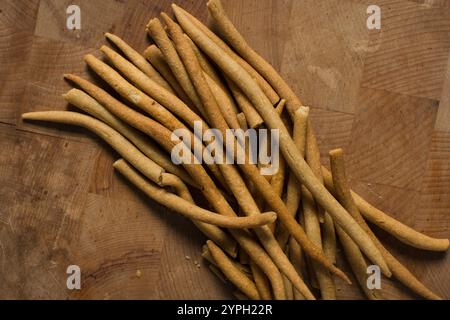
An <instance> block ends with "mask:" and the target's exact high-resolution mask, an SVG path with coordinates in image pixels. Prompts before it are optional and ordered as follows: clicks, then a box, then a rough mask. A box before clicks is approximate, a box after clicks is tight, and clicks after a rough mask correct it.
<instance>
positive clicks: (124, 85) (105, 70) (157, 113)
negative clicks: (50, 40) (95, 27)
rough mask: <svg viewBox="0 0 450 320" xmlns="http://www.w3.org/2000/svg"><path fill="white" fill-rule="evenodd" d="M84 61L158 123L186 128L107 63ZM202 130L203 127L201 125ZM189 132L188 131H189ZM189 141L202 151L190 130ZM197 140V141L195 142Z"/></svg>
mask: <svg viewBox="0 0 450 320" xmlns="http://www.w3.org/2000/svg"><path fill="white" fill-rule="evenodd" d="M84 59H85V61H86V63H87V64H88V65H89V67H91V68H92V69H93V70H94V71H95V73H96V74H97V75H99V76H100V77H101V78H102V79H103V80H105V81H106V82H107V83H108V84H109V85H110V86H111V87H112V88H114V90H115V91H117V92H118V93H119V94H120V95H121V96H122V97H124V98H125V99H127V100H128V101H130V102H131V103H133V104H134V105H136V106H138V107H139V108H141V109H142V110H144V111H145V112H147V113H148V114H149V115H151V116H152V117H153V118H154V119H156V120H157V121H158V122H159V123H163V124H164V125H165V126H166V127H168V128H169V129H170V130H172V131H174V130H176V129H180V128H183V129H186V130H188V128H187V127H186V126H185V125H184V124H183V123H182V122H181V121H179V120H178V119H177V118H176V117H175V116H174V115H173V114H172V113H171V112H169V111H168V110H167V109H166V108H164V107H163V106H162V105H160V104H159V103H158V102H156V101H155V100H153V99H152V98H150V97H149V96H147V95H146V94H144V93H143V92H142V91H140V90H138V89H137V88H136V87H134V86H132V85H131V84H130V83H129V82H128V81H126V80H125V79H124V78H123V77H122V76H121V75H120V74H118V73H117V72H116V71H115V70H114V69H112V68H111V67H109V66H108V65H107V64H105V63H103V62H102V61H100V60H99V59H97V58H96V57H94V56H93V55H91V54H88V55H86V56H85V57H84ZM203 129H204V130H206V129H205V127H203ZM189 132H190V131H189ZM190 136H191V141H194V143H193V147H194V149H195V152H196V154H201V153H202V152H203V144H202V142H201V141H200V139H199V137H197V136H196V135H194V134H192V133H191V132H190ZM195 141H197V143H195ZM207 165H208V167H209V168H210V169H211V172H212V173H213V174H214V175H215V177H216V178H217V179H218V180H219V181H220V182H221V183H222V185H224V186H225V184H224V181H223V178H222V175H221V173H220V171H219V169H218V168H217V165H216V164H214V163H213V164H207Z"/></svg>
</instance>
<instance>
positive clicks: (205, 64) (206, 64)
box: [183, 33, 238, 114]
mask: <svg viewBox="0 0 450 320" xmlns="http://www.w3.org/2000/svg"><path fill="white" fill-rule="evenodd" d="M183 35H184V37H185V38H186V39H187V40H188V41H189V44H190V45H191V47H192V49H193V50H194V53H195V56H196V57H197V59H198V62H199V63H200V66H201V67H202V69H203V71H204V72H206V74H207V75H208V76H210V78H211V79H213V80H214V81H215V82H216V84H217V85H219V86H220V88H222V90H223V91H224V92H225V93H226V95H227V96H228V99H230V100H231V102H232V107H233V112H234V113H235V114H237V113H238V109H237V106H236V104H235V103H234V101H233V97H232V96H231V93H230V92H229V90H228V88H227V86H226V85H225V83H224V82H223V79H222V78H221V77H220V76H219V74H218V73H217V70H216V69H215V68H214V67H213V65H212V64H211V62H210V61H209V60H208V58H207V57H206V56H205V55H204V54H203V52H201V51H200V49H199V48H198V47H197V46H196V45H195V43H194V42H193V41H192V40H191V38H189V37H188V35H187V34H185V33H184V34H183Z"/></svg>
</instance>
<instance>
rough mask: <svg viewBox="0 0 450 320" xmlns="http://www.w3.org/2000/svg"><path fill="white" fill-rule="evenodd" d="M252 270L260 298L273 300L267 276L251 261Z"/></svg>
mask: <svg viewBox="0 0 450 320" xmlns="http://www.w3.org/2000/svg"><path fill="white" fill-rule="evenodd" d="M250 268H251V271H252V275H253V280H254V281H255V285H256V289H257V290H258V293H259V296H260V297H261V299H262V300H271V299H272V294H271V293H270V283H269V280H267V277H266V275H265V274H264V272H262V270H261V269H260V268H259V267H258V266H257V265H256V264H255V263H254V262H253V261H251V260H250Z"/></svg>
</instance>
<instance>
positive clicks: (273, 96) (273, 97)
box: [177, 7, 280, 105]
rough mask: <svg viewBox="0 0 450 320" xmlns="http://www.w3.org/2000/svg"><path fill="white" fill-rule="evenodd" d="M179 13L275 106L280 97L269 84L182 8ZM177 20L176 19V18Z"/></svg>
mask: <svg viewBox="0 0 450 320" xmlns="http://www.w3.org/2000/svg"><path fill="white" fill-rule="evenodd" d="M179 9H180V11H181V12H183V13H184V14H185V16H186V17H187V18H188V19H190V20H191V22H192V23H193V24H194V25H195V26H196V27H197V28H199V29H200V30H201V31H202V32H203V33H204V34H205V35H206V36H207V37H208V38H210V39H211V41H213V42H214V43H215V44H216V45H218V46H219V47H220V48H221V49H222V50H223V51H225V52H226V53H227V54H228V55H229V56H230V57H231V58H232V59H233V60H235V61H236V62H237V63H239V65H240V66H241V67H242V68H244V70H245V71H247V72H248V74H250V76H251V77H252V78H253V79H254V80H255V81H256V83H257V84H258V86H259V87H260V88H261V90H262V91H263V92H264V94H265V95H266V96H267V98H268V99H269V100H270V102H271V103H272V105H275V104H276V103H277V102H278V101H279V100H280V97H279V96H278V94H277V92H276V91H275V90H274V88H272V87H271V86H270V84H269V83H268V82H267V81H266V80H265V79H264V77H262V76H261V75H260V74H259V73H258V72H257V71H256V70H255V69H253V67H252V66H251V65H250V64H249V63H248V62H247V61H245V60H244V59H242V58H241V57H240V56H239V55H238V54H236V53H235V52H234V51H233V50H232V49H231V48H230V47H229V46H228V45H227V44H226V43H225V42H224V41H223V40H222V39H220V38H219V37H218V36H217V35H216V34H215V33H214V32H212V31H211V30H210V29H209V28H208V27H207V26H205V25H204V24H203V23H202V22H200V21H199V20H198V19H197V18H195V17H194V16H193V15H191V14H190V13H189V12H187V11H185V10H184V9H183V8H181V7H179ZM177 19H178V18H177Z"/></svg>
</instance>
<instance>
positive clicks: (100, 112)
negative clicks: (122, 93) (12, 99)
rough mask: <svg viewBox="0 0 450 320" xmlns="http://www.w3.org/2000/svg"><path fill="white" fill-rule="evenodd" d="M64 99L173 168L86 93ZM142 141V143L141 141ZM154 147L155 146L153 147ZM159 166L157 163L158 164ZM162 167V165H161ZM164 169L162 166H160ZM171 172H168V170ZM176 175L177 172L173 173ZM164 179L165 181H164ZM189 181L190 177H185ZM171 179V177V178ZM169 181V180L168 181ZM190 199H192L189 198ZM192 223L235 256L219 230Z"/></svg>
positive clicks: (231, 243)
mask: <svg viewBox="0 0 450 320" xmlns="http://www.w3.org/2000/svg"><path fill="white" fill-rule="evenodd" d="M65 98H66V99H67V100H68V101H69V102H71V103H74V104H75V105H77V106H78V107H80V108H82V109H83V110H85V111H86V112H88V113H92V114H93V115H94V116H97V117H98V118H99V119H101V120H103V121H104V122H106V123H107V124H109V125H111V126H112V127H113V128H114V129H116V130H117V131H119V132H121V133H122V134H124V135H125V136H126V137H127V138H129V139H130V140H131V141H132V142H133V143H134V144H135V145H136V146H137V147H138V148H139V149H141V151H142V152H143V153H144V154H146V155H147V156H148V157H149V158H150V159H152V160H154V161H155V162H156V163H158V162H157V161H156V160H157V159H159V160H160V162H162V163H163V164H167V163H168V164H170V166H168V168H169V169H171V166H173V164H172V162H171V161H168V160H167V157H166V156H164V155H162V154H160V153H161V150H159V149H157V151H156V152H154V151H153V150H152V149H150V146H151V145H150V144H149V141H148V140H145V139H143V137H140V133H139V132H138V131H135V129H133V128H131V127H129V126H128V125H127V124H125V123H123V122H122V121H121V120H119V119H117V118H116V117H115V116H114V115H112V114H111V113H110V112H109V111H108V110H106V109H105V108H104V107H103V106H101V105H100V104H99V103H98V102H97V101H96V100H94V99H93V98H91V97H90V96H89V95H87V94H86V93H84V92H82V91H80V90H78V89H72V90H70V91H69V92H68V93H67V94H66V95H65ZM141 140H142V141H141ZM155 147H156V146H155ZM158 164H159V163H158ZM161 166H162V165H161ZM162 167H163V168H164V166H162ZM175 168H176V169H178V170H177V171H180V168H178V167H175ZM168 171H169V172H171V171H170V170H168ZM181 172H182V173H183V174H182V175H186V173H185V172H184V171H182V170H181ZM173 173H175V174H177V172H173ZM164 177H165V179H164ZM168 177H170V176H168V175H164V174H163V175H162V177H161V180H164V181H162V184H163V185H166V186H167V185H171V184H176V186H175V189H177V190H178V192H179V193H180V191H181V195H182V194H183V193H184V194H188V196H189V197H190V194H189V192H184V191H183V190H184V188H181V190H180V185H181V184H180V183H179V181H178V182H177V181H174V180H176V179H171V180H172V181H167V180H168ZM187 177H188V178H189V179H191V178H190V176H189V175H188V176H187ZM172 178H173V176H172ZM169 180H170V179H169ZM191 199H192V198H191ZM193 223H194V224H195V225H196V226H197V228H198V229H199V230H200V231H201V232H202V233H203V234H205V235H206V236H207V237H208V238H210V239H213V240H214V241H215V242H216V243H218V244H219V245H220V246H221V248H223V249H224V250H225V251H226V252H227V253H229V254H230V255H231V256H236V242H235V241H234V240H233V239H232V238H231V237H230V236H228V235H227V234H226V233H225V232H223V231H222V230H220V229H219V228H217V227H215V226H213V225H209V224H206V223H201V222H197V221H193Z"/></svg>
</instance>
